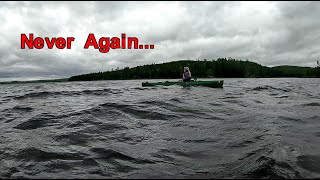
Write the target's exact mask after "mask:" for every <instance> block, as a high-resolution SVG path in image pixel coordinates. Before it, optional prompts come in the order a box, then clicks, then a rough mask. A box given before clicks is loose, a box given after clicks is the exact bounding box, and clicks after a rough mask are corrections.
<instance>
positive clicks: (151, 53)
mask: <svg viewBox="0 0 320 180" xmlns="http://www.w3.org/2000/svg"><path fill="white" fill-rule="evenodd" d="M319 19H320V2H284V1H282V2H261V1H259V2H252V1H248V2H204V1H202V2H181V1H179V2H163V1H162V2H123V1H122V2H97V1H95V2H36V1H33V2H30V1H28V2H0V81H2V80H7V79H11V80H12V79H19V80H20V79H22V80H28V79H45V78H60V77H69V76H71V75H77V74H82V73H89V72H96V71H107V70H111V69H112V68H113V69H115V68H117V67H119V68H123V67H135V66H138V65H144V64H151V63H162V62H168V61H173V60H181V59H188V58H189V59H200V60H202V59H204V58H206V59H208V60H211V59H216V58H219V57H233V58H237V59H243V60H246V59H248V60H251V61H254V62H257V63H259V64H262V65H264V66H269V67H271V66H277V65H298V66H309V67H314V66H316V61H317V60H320V20H319ZM22 33H25V34H27V35H29V33H33V34H34V35H35V36H36V37H64V38H66V37H75V41H74V42H73V43H72V49H63V50H61V49H57V48H54V49H51V50H49V49H47V48H43V49H28V48H27V49H21V34H22ZM89 33H94V34H95V36H96V38H97V40H98V39H99V38H100V37H121V33H126V34H127V36H133V37H137V38H139V41H140V42H141V43H142V44H154V45H155V49H153V50H132V49H131V50H130V49H126V50H120V49H116V50H112V49H111V50H110V52H109V53H100V52H99V51H98V50H96V49H93V48H92V47H91V48H89V49H84V45H85V40H86V39H87V37H88V34H89Z"/></svg>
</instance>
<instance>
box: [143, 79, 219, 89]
mask: <svg viewBox="0 0 320 180" xmlns="http://www.w3.org/2000/svg"><path fill="white" fill-rule="evenodd" d="M172 85H180V86H206V87H211V88H223V80H220V81H189V82H182V81H176V82H170V81H166V82H154V83H149V82H144V83H142V87H148V86H172Z"/></svg>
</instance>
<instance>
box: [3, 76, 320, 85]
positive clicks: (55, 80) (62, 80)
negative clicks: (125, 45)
mask: <svg viewBox="0 0 320 180" xmlns="http://www.w3.org/2000/svg"><path fill="white" fill-rule="evenodd" d="M291 78H295V79H314V78H318V77H231V78H230V77H228V78H223V77H202V78H198V79H291ZM161 79H175V78H161ZM176 79H177V80H178V79H179V78H176ZM135 80H145V81H150V80H159V79H158V78H157V79H101V80H87V81H86V80H81V81H68V78H64V79H52V80H31V81H2V82H0V85H2V84H31V83H48V82H90V81H135Z"/></svg>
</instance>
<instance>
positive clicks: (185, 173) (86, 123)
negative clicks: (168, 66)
mask: <svg viewBox="0 0 320 180" xmlns="http://www.w3.org/2000/svg"><path fill="white" fill-rule="evenodd" d="M159 81H162V80H159ZM141 82H142V81H99V82H63V83H36V84H21V85H16V84H15V85H12V84H8V85H1V92H0V94H1V98H0V112H1V113H0V136H1V138H0V145H1V146H0V178H14V179H15V178H144V179H145V178H231V179H232V178H320V171H319V169H320V163H319V162H320V153H319V152H320V145H319V143H318V142H319V140H320V130H319V127H320V121H319V119H320V116H319V106H320V101H319V99H320V92H319V88H318V84H319V82H320V81H319V79H227V80H225V83H224V84H225V85H224V88H223V89H212V88H206V87H180V86H170V87H141Z"/></svg>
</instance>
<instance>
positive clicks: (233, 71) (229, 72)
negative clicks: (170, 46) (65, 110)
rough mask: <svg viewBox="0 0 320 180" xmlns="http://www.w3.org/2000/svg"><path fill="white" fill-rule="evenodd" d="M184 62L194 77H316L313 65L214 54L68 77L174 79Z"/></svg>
mask: <svg viewBox="0 0 320 180" xmlns="http://www.w3.org/2000/svg"><path fill="white" fill-rule="evenodd" d="M185 66H188V67H189V68H190V70H191V72H192V76H193V77H196V78H212V77H216V78H272V77H299V78H310V77H312V78H314V77H320V68H317V67H314V68H312V67H299V66H288V65H286V66H276V67H267V66H262V65H260V64H258V63H255V62H251V61H248V60H245V61H244V60H237V59H232V58H228V59H227V58H218V59H216V60H201V61H200V60H197V61H194V60H180V61H173V62H167V63H161V64H149V65H143V66H137V67H133V68H129V67H125V68H123V69H117V70H112V71H106V72H95V73H89V74H82V75H77V76H72V77H70V78H69V79H68V81H94V80H130V79H176V78H181V74H182V71H183V67H185Z"/></svg>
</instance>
